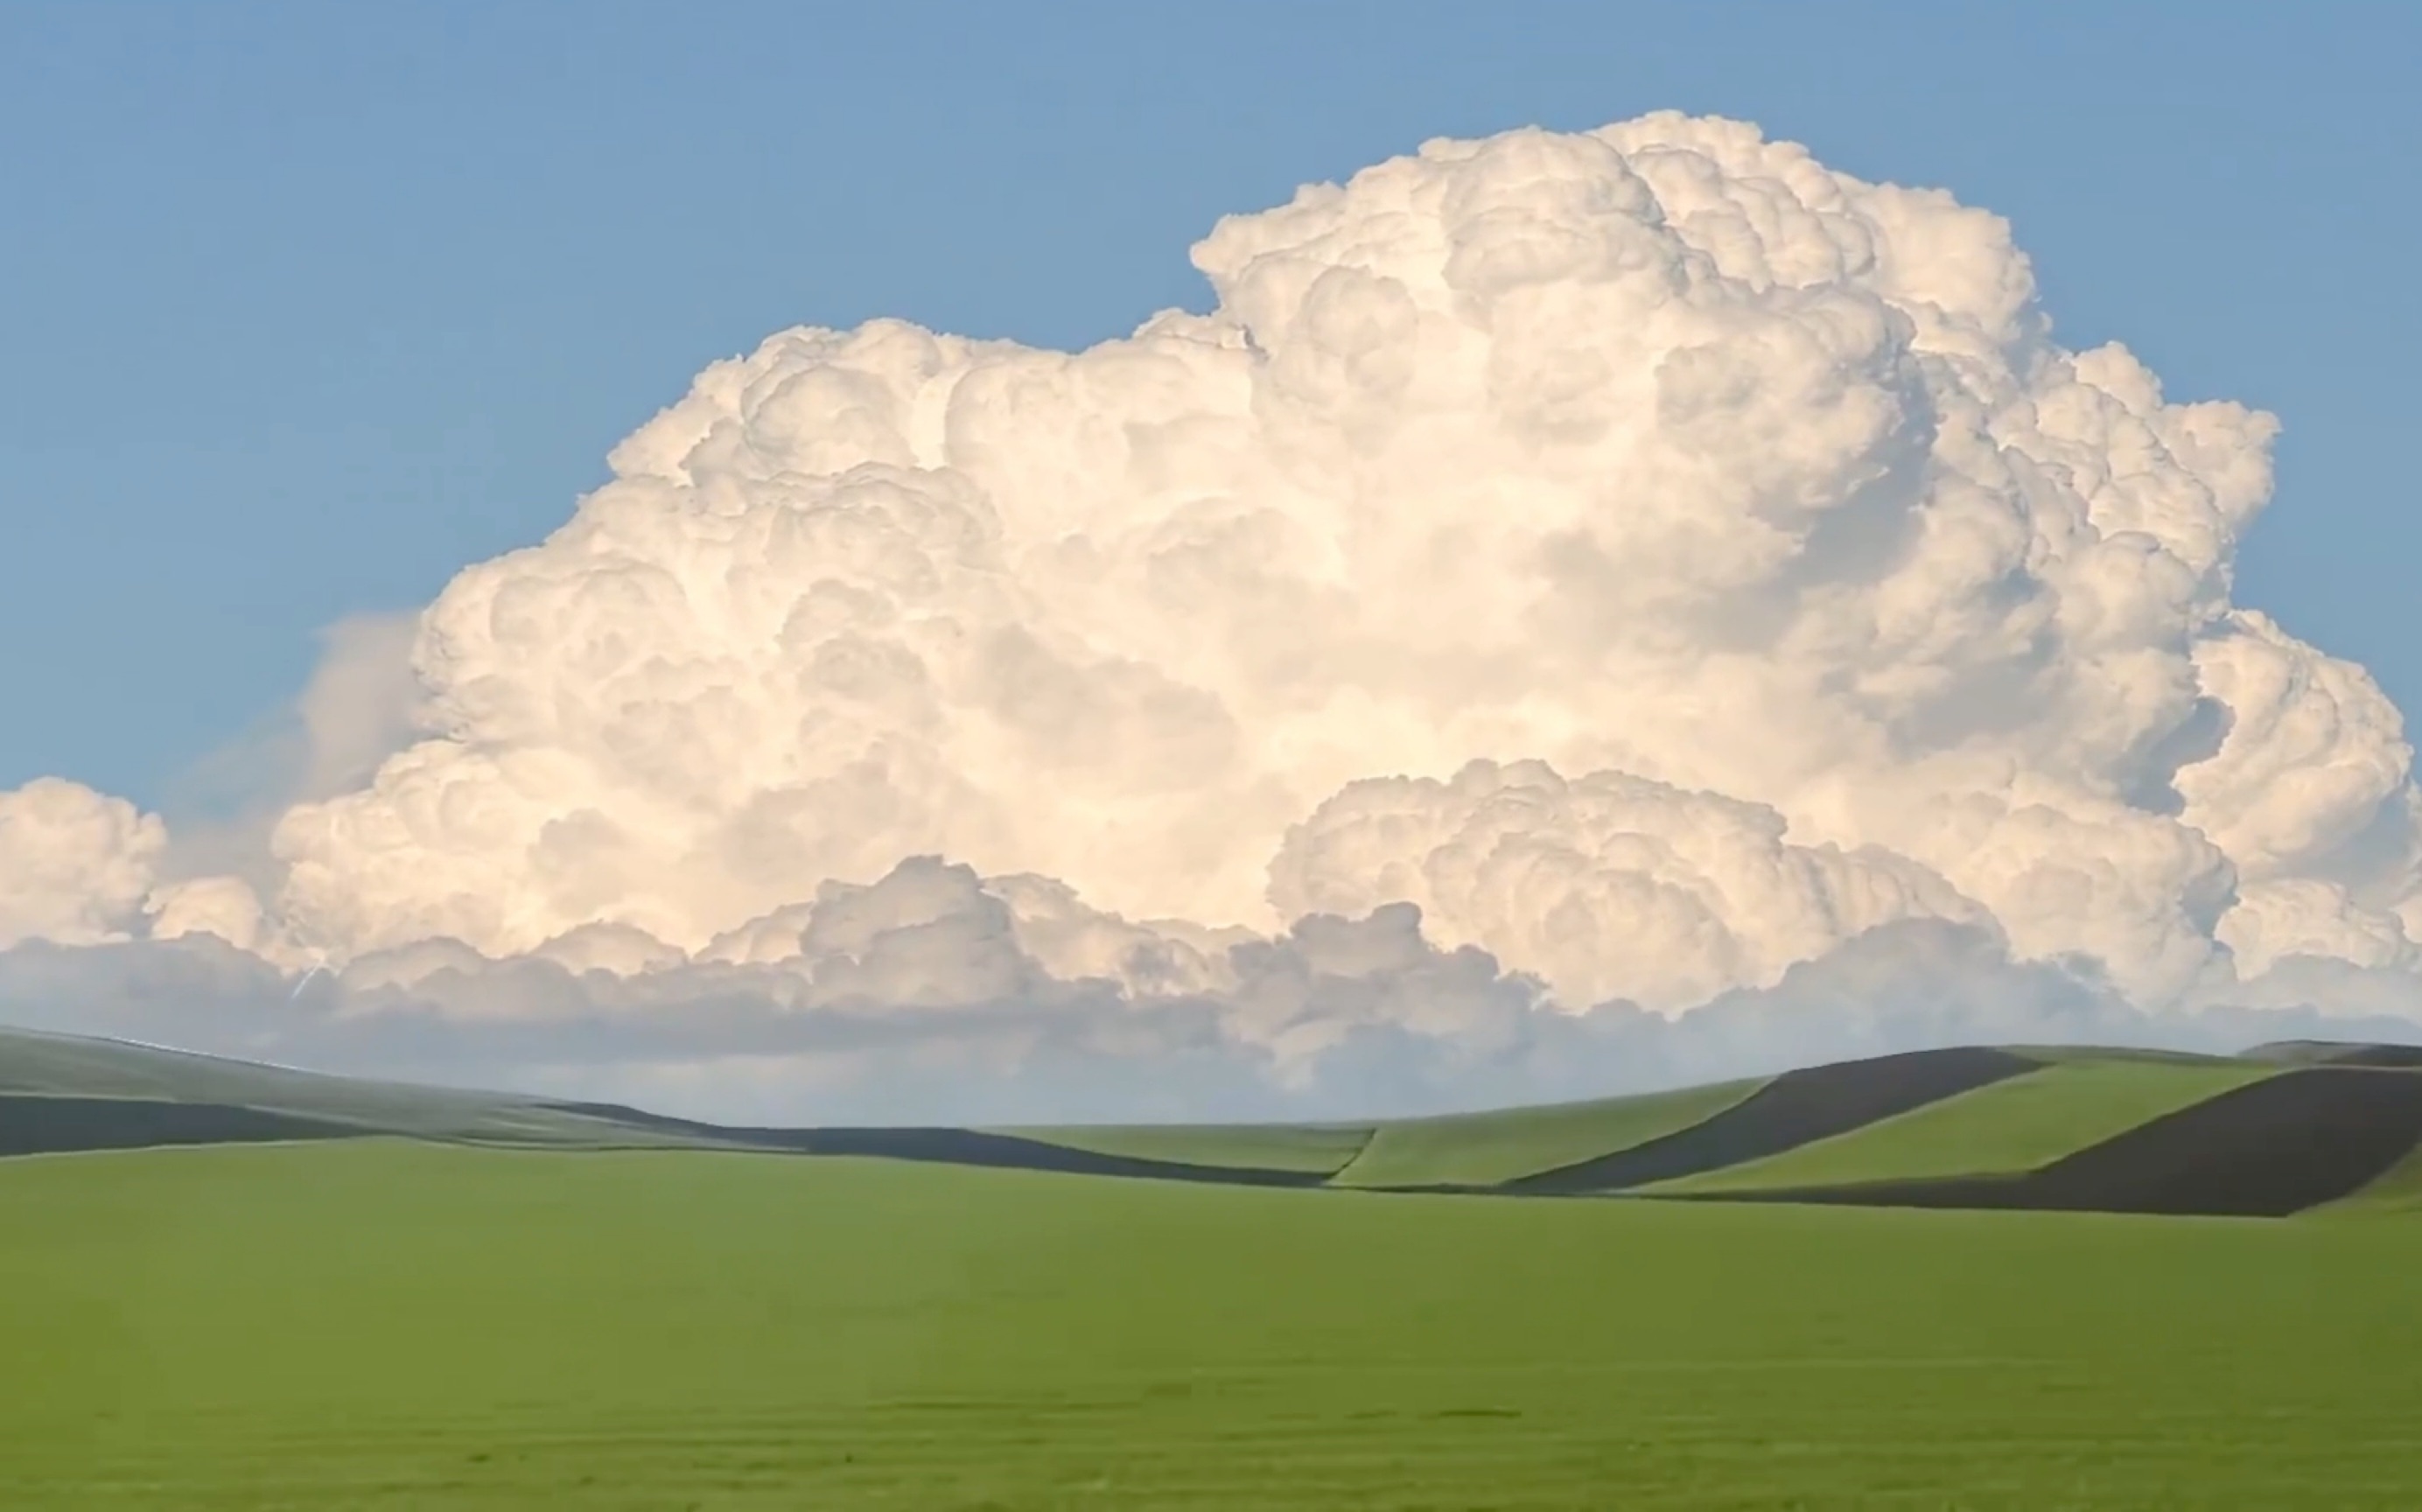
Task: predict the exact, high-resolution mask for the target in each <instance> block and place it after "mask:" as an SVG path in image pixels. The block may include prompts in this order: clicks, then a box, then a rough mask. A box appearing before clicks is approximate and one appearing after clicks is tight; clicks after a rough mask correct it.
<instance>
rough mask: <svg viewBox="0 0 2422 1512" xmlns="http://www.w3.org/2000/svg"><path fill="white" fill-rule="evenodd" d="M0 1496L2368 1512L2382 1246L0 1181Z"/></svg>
mask: <svg viewBox="0 0 2422 1512" xmlns="http://www.w3.org/2000/svg"><path fill="white" fill-rule="evenodd" d="M0 1214H4V1215H6V1222H5V1225H0V1360H5V1361H6V1362H8V1370H7V1371H6V1372H0V1505H5V1506H8V1507H10V1508H51V1507H60V1508H70V1507H71V1508H96V1507H100V1508H116V1507H137V1508H170V1507H175V1508H213V1509H218V1508H223V1509H229V1512H232V1509H236V1508H243V1509H245V1512H266V1509H303V1508H311V1509H315V1512H316V1509H322V1508H331V1507H343V1508H367V1509H401V1508H416V1509H417V1508H428V1507H445V1508H465V1509H496V1512H502V1509H508V1508H510V1509H514V1512H520V1509H523V1508H528V1507H536V1506H546V1507H567V1508H574V1509H580V1512H591V1509H602V1508H630V1509H639V1508H650V1509H656V1508H690V1509H698V1512H737V1509H774V1508H783V1509H791V1508H799V1507H815V1508H859V1507H870V1508H893V1509H902V1512H907V1509H915V1512H977V1509H989V1512H1029V1509H1031V1512H1062V1509H1077V1508H1152V1509H1155V1512H1163V1509H1167V1512H1210V1509H1215V1508H1216V1509H1220V1512H1231V1509H1237V1508H1252V1509H1256V1512H1355V1509H1360V1512H1377V1509H1402V1512H1409V1509H1413V1508H1431V1509H1442V1508H1458V1509H1460V1508H1482V1507H1486V1508H1497V1509H1504V1512H1515V1509H1529V1512H1546V1509H1551V1508H1553V1509H1565V1508H1572V1509H1579V1508H1590V1509H1602V1508H1607V1507H1615V1506H1620V1507H1625V1508H1643V1509H1660V1508H1661V1509H1675V1508H1697V1509H1716V1508H1733V1509H1740V1508H1778V1509H1780V1508H1797V1509H1801V1512H1812V1509H1834V1508H1861V1509H1868V1508H1904V1509H1910V1512H1915V1509H1920V1508H1923V1509H1927V1512H1942V1509H1945V1508H1961V1509H2025V1512H2044V1509H2056V1508H2079V1507H2119V1508H2186V1507H2197V1508H2204V1507H2245V1508H2263V1509H2266V1512H2278V1509H2294V1508H2304V1507H2312V1508H2332V1509H2352V1508H2383V1509H2385V1508H2398V1509H2400V1512H2404V1509H2410V1508H2412V1507H2413V1506H2414V1505H2416V1504H2422V1308H2416V1307H2415V1306H2414V1305H2413V1296H2412V1288H2413V1277H2414V1274H2415V1272H2416V1269H2417V1266H2422V1222H2403V1221H2381V1222H2327V1221H2289V1222H2272V1223H2265V1222H2250V1221H2204V1220H2146V1219H2131V1218H2108V1217H2093V1216H2084V1215H2065V1214H2020V1213H1945V1212H1927V1213H1919V1212H1902V1211H1878V1210H1857V1209H1832V1208H1803V1207H1788V1206H1772V1205H1701V1204H1663V1203H1649V1202H1638V1201H1624V1200H1580V1201H1567V1202H1515V1201H1503V1200H1494V1199H1474V1198H1457V1197H1420V1196H1388V1195H1378V1194H1367V1193H1352V1192H1337V1191H1312V1190H1293V1191H1289V1190H1254V1189H1235V1188H1224V1187H1206V1186H1200V1185H1183V1184H1168V1183H1156V1182H1127V1181H1104V1180H1091V1179H1085V1178H1078V1177H1068V1176H1062V1175H1055V1174H1049V1173H1028V1172H1009V1171H973V1170H963V1169H952V1168H947V1167H939V1166H919V1165H911V1164H904V1163H896V1162H885V1161H870V1160H855V1159H805V1160H803V1159H786V1158H779V1157H763V1156H750V1155H727V1154H703V1153H656V1152H643V1153H586V1154H571V1153H549V1152H541V1151H500V1150H480V1149H471V1148H465V1147H461V1146H444V1145H429V1144H412V1143H408V1142H401V1141H359V1142H342V1143H336V1144H316V1145H287V1146H274V1145H273V1146H250V1147H244V1148H221V1149H188V1150H176V1151H159V1152H144V1153H138V1154H108V1155H71V1156H56V1157H36V1158H27V1159H23V1160H15V1161H8V1162H6V1163H0Z"/></svg>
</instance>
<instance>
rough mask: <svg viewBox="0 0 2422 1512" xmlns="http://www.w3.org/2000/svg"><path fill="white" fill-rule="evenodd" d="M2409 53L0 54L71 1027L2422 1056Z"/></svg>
mask: <svg viewBox="0 0 2422 1512" xmlns="http://www.w3.org/2000/svg"><path fill="white" fill-rule="evenodd" d="M2417 34H2422V19H2417V18H2416V17H2415V16H2414V15H2411V14H2408V13H2406V12H2403V11H2395V12H2392V11H2387V10H2382V9H2378V8H2354V7H2345V8H2331V7H2326V6H2315V7H2304V8H2297V9H2295V10H2293V11H2272V12H2255V11H2252V10H2250V9H2232V10H2225V11H2217V12H2214V11H2210V10H2208V9H2207V8H2192V9H2190V8H2185V7H2177V8H2164V7H2156V6H2151V5H2140V6H2132V7H2128V8H2107V7H2105V8H2092V7H2085V6H2068V5H2037V6H2033V7H2028V8H1983V7H1966V8H1947V7H1941V6H1933V5H1889V6H1887V5H1865V6H1861V5H1834V6H1827V7H1822V8H1819V7H1810V6H1805V5H1796V4H1795V5H1771V6H1769V5H1752V4H1733V5H1717V4H1706V5H1690V6H1683V5H1645V4H1643V5H1632V6H1622V7H1612V6H1600V7H1580V6H1548V5H1533V6H1527V7H1508V8H1497V9H1495V10H1492V11H1487V12H1486V14H1485V15H1484V11H1483V8H1475V7H1470V6H1468V5H1467V6H1455V7H1449V6H1439V5H1423V4H1414V3H1397V4H1387V5H1376V4H1372V5H1362V4H1346V3H1330V4H1321V5H1305V4H1300V3H1294V4H1270V3H1259V0H1249V3H1238V4H1232V5H1229V6H1226V7H1222V8H1218V9H1216V10H1214V11H1201V10H1195V11H1182V10H1180V9H1178V8H1168V7H1137V6H1132V5H1125V6H1112V5H1092V4H1074V3H1072V4H1062V5H1057V6H1046V7H1026V8H1007V7H983V6H976V5H971V4H962V5H954V6H937V5H917V4H899V5H890V6H884V7H853V8H841V7H819V6H772V5H752V4H736V5H727V6H724V7H722V8H717V9H716V10H714V11H713V12H711V13H692V12H676V11H675V10H674V9H672V8H669V7H665V6H652V7H651V6H637V5H630V4H619V3H595V4H579V5H573V4H546V5H542V4H536V3H491V4H483V5H468V4H450V3H431V4H425V5H421V6H417V7H411V8H361V7H346V8H337V7H326V6H313V5H301V4H295V5H286V4H254V5H216V6H202V5H162V4H139V3H133V0H129V3H121V4H112V5H74V6H66V5H41V4H18V5H14V6H9V7H5V8H0V134H5V139H7V140H10V141H15V142H21V143H39V144H40V146H41V150H39V151H32V152H19V153H16V154H13V155H12V156H11V157H10V158H9V160H8V162H7V163H6V164H5V165H0V195H5V196H6V203H7V204H8V207H9V210H10V212H11V213H10V217H9V220H8V234H6V235H5V236H0V341H5V343H6V347H5V349H6V350H7V352H8V354H9V355H10V356H11V357H12V358H13V359H14V360H12V361H10V362H8V363H7V364H5V365H0V488H5V489H6V490H7V495H6V500H7V502H6V506H5V510H0V528H5V530H6V532H7V535H6V540H7V542H8V546H9V549H8V550H7V551H6V552H0V648H5V650H0V1023H14V1024H20V1025H34V1026H39V1027H49V1028H54V1029H64V1030H69V1031H72V1032H106V1033H117V1034H121V1035H128V1036H132V1037H136V1038H142V1039H146V1040H150V1041H155V1042H159V1043H170V1044H180V1045H184V1046H187V1047H194V1048H201V1049H209V1050H212V1051H215V1052H217V1053H223V1054H240V1055H253V1056H260V1057H266V1058H270V1059H275V1060H280V1061H285V1062H288V1063H299V1064H316V1065H319V1066H322V1068H325V1069H331V1070H351V1071H368V1072H371V1073H375V1074H380V1075H403V1074H413V1075H427V1076H431V1077H434V1078H437V1079H451V1080H472V1081H478V1082H480V1083H483V1084H486V1085H491V1086H502V1085H512V1086H521V1087H527V1088H531V1089H533V1090H555V1091H559V1092H564V1093H571V1094H579V1095H599V1096H608V1097H613V1098H618V1099H620V1100H625V1101H633V1102H639V1103H643V1104H647V1105H650V1106H656V1107H660V1108H665V1109H667V1110H683V1111H691V1112H697V1113H701V1114H704V1115H706V1116H718V1115H731V1114H732V1113H734V1112H735V1110H745V1112H746V1114H747V1116H752V1117H757V1118H763V1119H775V1118H781V1119H793V1120H813V1119H819V1118H837V1117H847V1118H851V1119H882V1118H886V1117H892V1116H898V1117H905V1118H907V1119H909V1120H910V1121H916V1120H918V1119H928V1120H931V1119H944V1120H948V1119H954V1118H963V1117H972V1116H973V1114H972V1113H971V1112H970V1111H969V1110H970V1109H980V1110H982V1111H983V1114H984V1116H985V1117H988V1118H992V1119H995V1120H1004V1119H1010V1118H1013V1117H1036V1118H1046V1119H1056V1118H1073V1117H1080V1116H1109V1115H1116V1116H1130V1117H1131V1116H1181V1117H1230V1116H1249V1115H1259V1114H1262V1113H1288V1114H1300V1113H1318V1114H1320V1115H1322V1116H1328V1115H1331V1114H1344V1113H1358V1114H1359V1113H1372V1112H1380V1111H1419V1110H1437V1109H1439V1108H1443V1107H1451V1106H1470V1105H1473V1104H1474V1103H1476V1102H1486V1101H1499V1102H1504V1101H1517V1100H1524V1099H1529V1098H1539V1097H1547V1096H1555V1095H1583V1094H1586V1093H1590V1092H1593V1091H1613V1090H1623V1089H1627V1088H1644V1087H1648V1086H1655V1085H1670V1084H1673V1083H1674V1082H1675V1081H1678V1080H1689V1079H1721V1078H1723V1077H1729V1076H1736V1075H1749V1074H1756V1073H1757V1072H1759V1071H1762V1070H1771V1069H1778V1068H1781V1067H1783V1066H1785V1065H1790V1064H1801V1063H1811V1062H1814V1061H1817V1060H1823V1059H1832V1058H1843V1057H1847V1056H1850V1055H1856V1054H1868V1053H1878V1052H1880V1051H1883V1050H1890V1049H1902V1048H1915V1047H1922V1046H1927V1045H1940V1044H1961V1043H2047V1042H2069V1041H2084V1042H2099V1043H2112V1042H2126V1043H2131V1044H2147V1045H2166V1046H2171V1047H2182V1048H2207V1049H2222V1050H2227V1049H2232V1048H2237V1047H2243V1046H2245V1045H2248V1044H2252V1043H2256V1042H2257V1041H2260V1040H2263V1039H2275V1038H2287V1037H2296V1036H2301V1035H2307V1034H2313V1033H2324V1032H2326V1033H2333V1034H2335V1035H2337V1036H2338V1037H2358V1038H2359V1037H2376V1038H2397V1039H2408V1040H2410V1039H2412V1038H2414V1037H2415V1036H2417V1035H2422V786H2417V785H2416V784H2415V782H2414V780H2413V754H2414V753H2413V748H2412V745H2411V743H2410V741H2409V740H2408V739H2407V737H2406V733H2405V728H2404V718H2403V716H2402V715H2401V714H2400V712H2399V711H2400V707H2402V708H2405V709H2413V708H2422V647H2417V646H2416V644H2415V643H2414V637H2412V636H2411V635H2410V634H2409V633H2408V630H2409V621H2408V611H2407V609H2406V606H2407V604H2408V602H2409V601H2410V593H2409V592H2408V591H2407V588H2406V584H2407V579H2408V578H2409V577H2410V575H2411V572H2412V568H2411V565H2410V564H2411V563H2412V562H2413V561H2414V560H2415V559H2417V553H2416V547H2417V546H2422V541H2417V539H2416V538H2417V533H2422V528H2417V527H2416V526H2415V525H2414V512H2413V510H2412V509H2411V508H2410V495H2411V487H2410V484H2409V482H2408V479H2409V478H2410V476H2411V473H2412V469H2411V466H2410V465H2409V464H2408V463H2407V462H2406V455H2407V452H2408V450H2409V449H2410V447H2409V445H2408V444H2406V443H2399V442H2398V441H2396V440H2395V437H2396V436H2397V435H2398V434H2401V433H2407V432H2408V430H2409V429H2410V427H2408V426H2406V425H2404V424H2402V423H2399V422H2401V421H2402V420H2403V419H2404V416H2403V413H2402V412H2403V410H2404V409H2405V408H2407V407H2408V406H2409V405H2410V402H2411V401H2412V399H2413V398H2414V379H2413V376H2412V374H2413V371H2414V365H2413V363H2412V362H2411V360H2410V357H2409V355H2408V354H2410V353H2411V352H2413V351H2414V350H2415V346H2416V341H2417V338H2422V328H2417V327H2422V309H2418V308H2417V296H2416V294H2415V292H2414V280H2413V279H2412V278H2411V276H2410V274H2409V272H2408V268H2407V264H2408V262H2409V261H2410V255H2409V254H2410V247H2411V246H2412V245H2413V244H2414V241H2415V233H2416V231H2417V227H2416V224H2415V219H2416V217H2415V212H2414V196H2413V194H2412V193H2411V192H2410V190H2407V189H2402V188H2399V187H2398V186H2399V185H2401V184H2405V183H2407V182H2408V181H2410V179H2411V177H2412V174H2411V159H2412V156H2413V152H2412V149H2413V148H2414V145H2415V143H2416V141H2417V139H2422V133H2417V131H2416V130H2415V127H2416V124H2417V120H2418V119H2422V106H2417V105H2416V104H2415V103H2414V102H2413V101H2412V99H2411V95H2412V91H2411V90H2410V88H2409V87H2407V85H2408V82H2409V81H2408V80H2407V79H2406V78H2405V76H2404V75H2405V73H2406V72H2408V70H2405V69H2403V68H2402V67H2401V65H2402V63H2403V61H2404V60H2405V59H2407V58H2409V57H2410V56H2412V55H2413V54H2414V44H2415V43H2417V42H2422V35H2417ZM407 653H408V654H410V657H411V660H410V661H409V663H407V660H406V655H407Z"/></svg>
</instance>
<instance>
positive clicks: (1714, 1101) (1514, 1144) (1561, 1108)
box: [1334, 1081, 1761, 1187]
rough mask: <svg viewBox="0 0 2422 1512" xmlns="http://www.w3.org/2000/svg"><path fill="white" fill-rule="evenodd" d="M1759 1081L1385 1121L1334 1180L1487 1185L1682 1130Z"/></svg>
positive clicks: (1368, 1183) (1366, 1183)
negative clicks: (1635, 1095)
mask: <svg viewBox="0 0 2422 1512" xmlns="http://www.w3.org/2000/svg"><path fill="white" fill-rule="evenodd" d="M1760 1085H1761V1083H1760V1082H1757V1081H1732V1082H1725V1083H1722V1084H1721V1085H1717V1086H1707V1087H1686V1088H1684V1089H1682V1090H1681V1091H1679V1092H1665V1093H1653V1094H1650V1095H1646V1096H1642V1097H1610V1098H1607V1099H1604V1100H1602V1101H1597V1102H1581V1103H1558V1104H1552V1105H1549V1106H1547V1107H1540V1108H1511V1109H1506V1110H1502V1111H1499V1112H1486V1113H1456V1114H1452V1115H1449V1116H1447V1117H1443V1118H1416V1119H1408V1120H1405V1121H1404V1122H1401V1123H1394V1124H1385V1125H1382V1126H1379V1128H1378V1129H1377V1130H1376V1132H1374V1133H1373V1135H1372V1136H1371V1139H1370V1142H1369V1143H1367V1144H1365V1145H1364V1146H1363V1148H1362V1151H1361V1153H1360V1155H1358V1156H1356V1157H1355V1158H1354V1162H1353V1164H1351V1165H1349V1166H1347V1167H1346V1168H1345V1170H1343V1171H1341V1172H1339V1173H1337V1175H1336V1176H1335V1178H1334V1179H1335V1181H1336V1183H1337V1185H1339V1186H1341V1187H1491V1186H1495V1185H1497V1184H1498V1183H1500V1182H1505V1181H1513V1180H1517V1179H1518V1178H1520V1177H1523V1176H1528V1175H1533V1174H1535V1173H1539V1172H1542V1171H1553V1170H1556V1169H1557V1168H1559V1167H1562V1166H1568V1165H1578V1164H1580V1163H1581V1161H1583V1160H1587V1159H1591V1158H1595V1157H1596V1156H1601V1155H1611V1154H1612V1153H1614V1152H1615V1151H1617V1150H1628V1149H1630V1148H1631V1147H1632V1146H1634V1145H1636V1144H1641V1143H1644V1142H1647V1141H1649V1140H1653V1139H1655V1138H1657V1137H1658V1136H1659V1135H1661V1134H1671V1133H1673V1132H1674V1131H1675V1129H1679V1128H1687V1127H1689V1126H1691V1125H1692V1124H1695V1123H1697V1122H1699V1121H1700V1120H1701V1119H1703V1118H1706V1117H1708V1116H1709V1115H1711V1114H1714V1113H1717V1112H1721V1111H1722V1110H1724V1109H1726V1108H1730V1107H1731V1106H1733V1104H1735V1103H1737V1102H1739V1101H1740V1100H1741V1099H1742V1098H1744V1097H1746V1096H1748V1095H1750V1094H1751V1093H1753V1092H1754V1091H1756V1090H1757V1088H1758V1087H1759V1086H1760Z"/></svg>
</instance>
